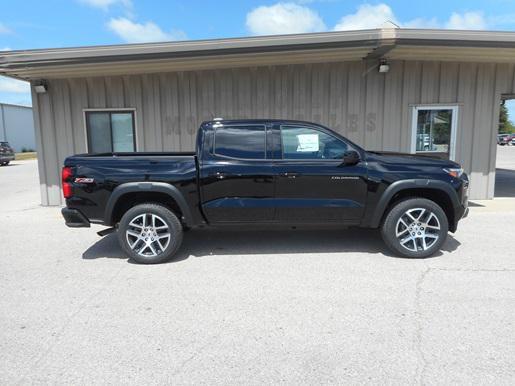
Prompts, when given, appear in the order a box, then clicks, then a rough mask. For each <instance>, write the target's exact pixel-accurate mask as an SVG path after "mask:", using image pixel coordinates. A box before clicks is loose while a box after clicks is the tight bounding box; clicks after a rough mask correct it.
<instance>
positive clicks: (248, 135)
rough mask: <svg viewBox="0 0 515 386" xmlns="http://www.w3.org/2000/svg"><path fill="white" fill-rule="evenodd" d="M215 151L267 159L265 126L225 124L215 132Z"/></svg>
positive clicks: (244, 157)
mask: <svg viewBox="0 0 515 386" xmlns="http://www.w3.org/2000/svg"><path fill="white" fill-rule="evenodd" d="M214 150H215V151H214V153H215V154H216V155H219V156H223V157H230V158H240V159H265V158H266V157H265V153H266V134H265V126H261V125H246V126H223V127H218V128H217V129H216V132H215V146H214Z"/></svg>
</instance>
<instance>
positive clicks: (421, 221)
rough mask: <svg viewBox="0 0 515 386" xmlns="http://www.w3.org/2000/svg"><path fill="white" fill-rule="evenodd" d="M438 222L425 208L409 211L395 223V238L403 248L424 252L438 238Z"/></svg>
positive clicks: (439, 228)
mask: <svg viewBox="0 0 515 386" xmlns="http://www.w3.org/2000/svg"><path fill="white" fill-rule="evenodd" d="M440 230H441V227H440V221H438V217H437V216H436V215H435V214H434V213H433V212H432V211H430V210H428V209H425V208H414V209H409V210H407V211H406V212H404V213H403V215H402V216H401V217H400V218H399V220H398V221H397V225H396V227H395V236H396V237H397V240H398V241H399V243H400V245H401V246H402V247H403V248H406V249H407V250H409V251H412V252H418V251H426V250H428V249H429V248H431V247H432V246H433V245H434V244H435V243H436V242H437V240H438V239H439V238H440Z"/></svg>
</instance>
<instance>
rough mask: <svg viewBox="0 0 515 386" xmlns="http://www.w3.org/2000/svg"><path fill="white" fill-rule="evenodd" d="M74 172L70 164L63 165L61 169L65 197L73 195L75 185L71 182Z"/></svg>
mask: <svg viewBox="0 0 515 386" xmlns="http://www.w3.org/2000/svg"><path fill="white" fill-rule="evenodd" d="M72 175H73V172H72V168H71V167H69V166H65V167H63V169H62V171H61V180H62V182H63V196H64V198H70V197H71V196H72V195H73V187H72V184H71V182H70V178H71V177H72Z"/></svg>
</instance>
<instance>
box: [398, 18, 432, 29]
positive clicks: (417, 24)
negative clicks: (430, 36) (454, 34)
mask: <svg viewBox="0 0 515 386" xmlns="http://www.w3.org/2000/svg"><path fill="white" fill-rule="evenodd" d="M402 27H403V28H440V23H438V20H437V19H436V18H435V17H433V18H431V19H424V18H423V17H417V18H416V19H413V20H410V21H407V22H406V23H402Z"/></svg>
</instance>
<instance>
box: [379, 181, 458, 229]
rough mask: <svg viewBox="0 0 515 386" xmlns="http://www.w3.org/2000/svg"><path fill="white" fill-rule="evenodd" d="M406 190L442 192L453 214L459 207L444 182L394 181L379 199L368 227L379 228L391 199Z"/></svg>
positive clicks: (450, 187) (452, 190)
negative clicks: (448, 200) (449, 201)
mask: <svg viewBox="0 0 515 386" xmlns="http://www.w3.org/2000/svg"><path fill="white" fill-rule="evenodd" d="M406 189H428V190H439V191H443V192H444V193H445V194H446V195H447V196H448V197H449V198H450V200H451V203H452V207H453V210H454V212H456V208H458V207H459V205H460V203H459V200H458V195H457V193H456V191H455V190H454V189H453V188H452V186H450V185H449V184H448V183H446V182H444V181H439V180H430V179H411V180H402V181H396V182H394V183H392V184H391V185H390V186H388V187H387V188H386V190H385V191H384V193H383V195H382V196H381V198H380V199H379V202H378V203H377V206H376V207H375V209H374V212H373V215H372V217H371V220H370V227H372V228H377V227H379V225H380V224H381V220H382V218H383V215H384V212H385V210H386V208H387V206H388V204H389V202H390V200H391V199H392V197H393V196H394V195H395V194H397V193H399V192H401V191H403V190H406Z"/></svg>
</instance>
